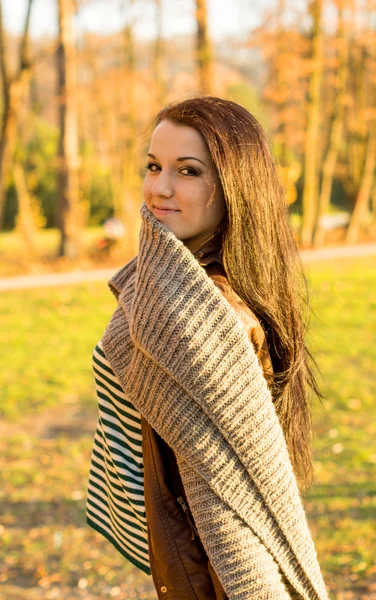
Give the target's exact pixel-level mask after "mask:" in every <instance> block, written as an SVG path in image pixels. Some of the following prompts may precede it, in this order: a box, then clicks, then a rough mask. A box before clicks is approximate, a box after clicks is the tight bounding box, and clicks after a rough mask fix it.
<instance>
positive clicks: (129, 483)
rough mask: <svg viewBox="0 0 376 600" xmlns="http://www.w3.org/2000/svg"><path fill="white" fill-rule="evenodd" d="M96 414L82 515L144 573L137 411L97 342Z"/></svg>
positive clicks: (146, 559)
mask: <svg viewBox="0 0 376 600" xmlns="http://www.w3.org/2000/svg"><path fill="white" fill-rule="evenodd" d="M93 369H94V377H95V385H96V390H97V397H98V406H99V417H98V425H97V429H96V432H95V438H94V447H93V451H92V457H91V466H90V475H89V484H88V496H87V508H86V517H87V522H88V524H89V525H90V526H91V527H93V529H95V530H96V531H98V532H99V533H101V534H102V535H104V536H105V537H106V538H107V539H108V540H109V541H110V542H111V543H112V544H113V545H114V546H115V548H116V549H117V550H119V552H121V554H122V555H123V556H124V557H125V558H127V559H128V560H129V561H131V562H132V563H133V564H134V565H135V566H137V567H139V568H140V569H142V571H144V572H145V573H147V574H150V563H149V553H148V539H147V526H146V514H145V499H144V468H143V459H142V445H141V444H142V436H141V417H140V413H139V412H137V410H135V408H134V407H133V406H132V404H131V403H130V402H129V401H128V400H127V398H126V397H125V395H124V392H123V390H122V388H121V386H120V384H119V381H118V379H117V377H116V376H115V374H114V372H113V371H112V369H111V365H110V364H109V362H108V361H107V359H106V356H105V354H104V352H103V348H102V344H101V342H99V343H98V344H97V346H96V347H95V349H94V353H93Z"/></svg>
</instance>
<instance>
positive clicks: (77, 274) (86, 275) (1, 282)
mask: <svg viewBox="0 0 376 600" xmlns="http://www.w3.org/2000/svg"><path fill="white" fill-rule="evenodd" d="M371 255H375V256H376V244H359V245H355V246H333V247H327V248H320V249H318V250H303V251H302V252H301V257H302V259H303V261H304V262H314V261H321V260H334V259H337V258H355V257H361V256H371ZM116 271H117V268H116V267H114V268H112V269H95V270H91V271H82V270H75V271H71V272H69V273H47V274H41V275H22V276H18V277H3V278H0V292H7V291H10V290H24V289H30V288H35V287H50V286H56V285H71V284H78V283H86V282H89V281H102V280H103V281H105V280H108V279H110V277H112V275H113V274H114V273H115V272H116Z"/></svg>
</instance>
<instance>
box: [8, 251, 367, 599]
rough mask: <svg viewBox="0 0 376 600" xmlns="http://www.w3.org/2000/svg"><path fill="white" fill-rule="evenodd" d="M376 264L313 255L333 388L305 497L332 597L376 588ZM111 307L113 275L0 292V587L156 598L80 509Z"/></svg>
mask: <svg viewBox="0 0 376 600" xmlns="http://www.w3.org/2000/svg"><path fill="white" fill-rule="evenodd" d="M374 264H375V259H374V258H365V259H354V260H351V261H350V260H338V261H335V262H330V263H328V262H323V263H318V264H310V265H309V269H308V275H309V281H310V286H311V290H312V300H313V307H314V310H315V314H316V317H313V318H312V327H311V333H310V336H309V344H310V347H311V349H312V351H313V354H314V356H315V358H316V360H317V362H318V364H319V366H320V369H321V371H322V374H323V379H322V380H321V379H320V378H319V382H321V387H322V391H323V393H324V395H325V397H326V399H325V400H324V402H323V405H320V404H319V403H316V404H315V410H314V432H315V437H314V448H315V485H314V486H313V487H312V488H311V489H310V490H309V491H308V492H307V493H306V495H305V497H304V505H305V507H306V511H307V517H308V521H309V525H310V528H311V531H312V534H313V537H314V539H315V543H316V548H317V552H318V556H319V561H320V564H321V566H322V570H323V573H324V577H325V579H326V582H327V584H328V587H329V590H330V596H331V598H332V599H333V600H334V599H335V600H344V599H345V598H346V600H347V599H349V600H350V599H352V600H360V599H361V598H363V597H364V598H367V599H369V600H370V599H371V598H372V597H373V596H372V586H373V589H375V583H376V567H375V558H374V556H375V548H376V533H375V527H374V518H375V514H376V477H375V469H376V447H375V443H374V440H375V437H376V403H375V402H374V399H375V397H376V376H375V374H374V365H375V359H376V340H375V333H376V311H375V308H376V298H375V291H374V290H376V273H375V269H374ZM114 307H115V300H114V299H113V297H112V295H111V293H110V292H109V290H108V289H107V286H106V284H105V282H103V284H102V283H95V284H88V285H85V286H83V285H81V286H71V287H61V288H49V289H40V290H25V291H18V292H9V293H3V294H0V319H1V323H2V327H1V334H0V342H1V346H2V348H3V352H2V353H1V355H0V373H1V380H0V394H1V396H0V406H1V412H2V414H3V417H4V418H5V425H3V426H2V429H1V431H0V471H1V477H2V480H3V482H2V486H1V488H0V504H1V506H2V511H3V516H2V520H1V522H2V527H0V535H1V537H2V540H1V542H2V543H0V547H2V550H0V598H15V599H17V598H19V599H21V598H22V599H25V600H26V598H27V600H29V599H32V598H43V599H44V598H69V599H71V598H88V599H91V598H103V597H118V598H120V599H123V598H129V599H130V600H131V599H132V600H135V599H137V598H144V599H147V600H151V599H152V598H155V596H154V593H153V591H152V585H151V581H150V578H147V577H146V576H144V575H143V574H142V573H141V572H138V571H137V570H136V569H133V568H132V567H130V565H129V564H128V563H126V561H125V560H124V559H122V558H121V556H120V555H119V554H118V553H117V552H116V551H115V550H114V549H113V548H112V547H111V546H110V544H109V543H108V542H106V541H105V540H104V539H102V538H101V536H99V535H98V534H96V533H94V532H92V531H91V530H90V529H89V528H88V527H87V526H86V525H85V520H84V506H85V494H86V481H87V475H88V467H89V461H90V451H91V447H92V437H93V433H94V429H95V423H96V415H97V409H96V400H95V392H94V383H93V378H92V374H91V364H90V363H91V353H92V350H93V348H94V346H95V344H96V342H97V340H98V339H99V338H100V337H101V335H102V333H103V331H104V328H105V326H106V323H107V321H108V319H109V317H110V315H111V313H112V311H113V309H114ZM1 553H3V555H2V556H1ZM2 592H3V594H4V595H3V596H2Z"/></svg>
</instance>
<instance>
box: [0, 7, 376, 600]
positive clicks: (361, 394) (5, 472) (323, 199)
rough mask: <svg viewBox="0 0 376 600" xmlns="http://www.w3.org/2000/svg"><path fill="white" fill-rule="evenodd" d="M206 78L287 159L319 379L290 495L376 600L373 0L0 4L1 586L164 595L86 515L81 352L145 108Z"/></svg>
mask: <svg viewBox="0 0 376 600" xmlns="http://www.w3.org/2000/svg"><path fill="white" fill-rule="evenodd" d="M199 92H207V93H211V94H215V95H219V96H223V97H225V98H228V99H231V100H234V101H235V102H238V103H240V104H242V105H244V106H245V107H246V108H247V109H248V110H250V111H251V112H252V113H253V114H254V115H255V116H256V117H257V118H258V119H259V120H260V122H261V123H262V125H263V127H264V128H265V130H266V132H267V135H268V138H269V140H270V144H271V146H272V149H273V152H274V154H275V156H276V159H277V161H278V168H279V170H280V174H281V178H282V181H283V183H284V186H285V189H286V198H287V202H288V206H289V211H290V215H291V221H292V225H293V227H294V231H295V235H296V239H297V241H298V243H299V246H300V248H301V251H302V257H303V259H304V261H305V266H306V273H307V277H308V280H309V284H310V289H311V296H312V305H313V309H314V315H313V317H312V326H311V330H310V332H309V339H308V343H309V345H310V348H311V350H312V352H313V354H314V356H315V358H316V360H317V362H318V364H319V367H320V370H321V373H322V375H321V377H319V382H320V384H321V387H322V391H323V393H324V395H325V400H324V401H323V404H320V403H317V404H315V405H314V407H313V416H314V440H313V442H314V450H315V478H316V479H315V485H314V487H313V488H312V489H311V490H309V491H308V492H307V493H306V494H305V496H304V499H303V500H304V504H305V508H306V511H307V516H308V520H309V523H310V527H311V530H312V534H313V537H314V539H315V542H316V547H317V551H318V555H319V561H320V563H321V564H322V569H323V573H324V577H325V579H326V581H327V584H328V588H329V590H330V594H331V598H333V599H336V600H346V599H349V600H363V599H367V600H370V599H372V598H373V599H375V598H376V564H375V555H376V533H375V528H374V519H375V515H376V446H375V442H374V440H375V436H376V408H375V402H374V399H375V392H376V377H375V359H376V339H375V338H376V335H375V334H376V316H375V315H376V311H375V308H376V293H375V290H376V275H375V264H376V261H375V256H376V179H375V173H376V2H375V0H263V1H261V0H232V1H231V2H228V1H226V0H184V1H183V0H0V115H1V117H0V119H1V121H0V123H1V128H0V315H1V317H0V318H1V321H0V322H1V327H0V342H1V343H2V352H1V353H0V411H1V416H2V421H1V423H0V473H1V475H0V477H1V479H2V486H1V489H0V500H1V506H0V512H1V524H0V538H1V542H2V543H1V550H0V553H1V555H2V556H1V561H0V598H4V599H7V600H8V599H9V600H17V599H28V600H29V599H31V600H33V599H34V598H35V599H40V598H46V599H49V598H62V599H67V600H69V599H70V598H72V599H75V598H86V599H91V598H93V599H94V598H112V597H114V598H115V597H116V598H119V599H137V598H144V599H147V600H151V599H154V598H155V595H154V592H153V585H152V583H151V579H150V578H148V577H146V576H145V575H143V574H142V573H141V571H138V570H137V569H135V568H133V567H131V566H130V565H129V564H128V563H126V561H125V559H123V558H122V557H121V556H120V554H118V553H117V551H116V550H115V549H113V548H112V547H111V546H110V544H109V543H108V542H107V541H105V540H104V539H102V538H101V537H100V536H99V535H98V534H96V533H94V532H93V531H91V530H89V528H88V527H87V526H86V525H85V497H86V481H87V476H88V468H89V462H90V452H91V446H92V439H93V434H94V429H95V423H96V416H97V412H96V411H97V409H96V399H95V391H94V383H93V377H92V374H91V364H90V363H91V354H92V351H93V348H94V346H95V344H96V342H97V341H98V340H99V339H100V337H101V335H102V333H103V330H104V328H105V326H106V323H107V321H108V319H109V318H110V316H111V314H112V312H113V310H114V308H115V302H114V299H113V298H112V295H111V294H110V292H109V291H108V290H107V286H106V280H107V279H108V278H109V277H110V274H111V273H113V272H115V270H116V269H117V268H118V267H120V266H121V265H122V264H124V263H125V262H127V261H128V260H129V259H130V258H131V257H132V256H134V255H135V254H136V253H137V245H138V231H139V229H138V228H139V207H140V202H141V193H140V189H141V184H142V179H143V176H144V173H145V167H144V165H145V155H146V152H147V148H148V142H149V136H150V121H151V119H152V117H153V116H154V115H155V114H156V112H157V111H158V110H159V109H160V108H161V107H162V106H163V105H164V104H165V103H167V102H169V101H172V100H177V99H183V98H185V97H187V96H189V95H195V94H197V93H199ZM50 274H54V279H52V278H51V275H50Z"/></svg>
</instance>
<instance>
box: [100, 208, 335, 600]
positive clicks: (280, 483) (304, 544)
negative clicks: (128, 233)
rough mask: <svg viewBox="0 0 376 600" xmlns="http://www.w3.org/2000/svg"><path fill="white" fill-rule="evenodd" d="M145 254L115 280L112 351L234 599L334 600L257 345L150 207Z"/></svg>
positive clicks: (109, 335)
mask: <svg viewBox="0 0 376 600" xmlns="http://www.w3.org/2000/svg"><path fill="white" fill-rule="evenodd" d="M141 217H142V224H141V232H140V241H139V253H138V256H136V257H135V258H133V259H132V260H131V261H130V262H129V263H127V264H126V265H125V266H124V267H123V268H122V269H121V270H120V271H119V272H118V273H117V274H116V275H115V276H114V277H113V279H112V280H111V281H110V282H109V285H110V288H111V289H112V291H113V293H114V294H115V296H116V297H117V300H118V306H117V309H116V310H115V313H114V314H113V317H112V319H111V321H110V322H109V324H108V326H107V328H106V331H105V333H104V336H103V338H102V344H103V348H104V351H105V354H106V356H107V359H108V360H109V362H110V363H111V366H112V368H113V370H114V372H115V374H116V375H117V377H118V379H119V381H120V383H121V386H122V387H123V389H124V392H125V394H126V395H127V397H128V398H129V400H130V401H131V402H132V403H133V404H134V406H135V408H136V409H137V410H138V411H139V412H140V413H141V414H143V415H144V416H145V418H146V419H147V420H148V422H149V423H150V424H151V426H152V427H153V428H154V429H155V430H156V431H157V433H158V434H159V435H160V436H161V437H162V438H163V439H164V440H165V441H166V442H167V443H168V444H169V445H170V446H171V448H172V449H173V450H174V452H175V454H176V457H177V461H178V467H179V472H180V475H181V478H182V482H183V485H184V489H185V492H186V496H187V500H188V503H189V506H190V509H191V512H192V515H193V517H194V520H195V524H196V526H197V529H198V532H199V535H200V539H201V541H202V543H203V545H204V548H205V550H206V552H207V554H208V556H209V559H210V561H211V563H212V565H213V568H214V570H215V571H216V573H217V574H218V576H219V579H220V581H221V583H222V585H223V587H224V589H225V591H226V593H227V595H228V597H229V599H230V600H235V599H236V600H238V599H247V600H248V599H255V600H256V599H257V600H264V599H265V600H277V599H278V600H280V599H281V600H282V599H284V600H285V599H289V598H291V597H294V598H301V599H304V600H324V599H327V598H328V596H327V592H326V589H325V584H324V581H323V578H322V575H321V571H320V567H319V564H318V561H317V556H316V551H315V547H314V544H313V541H312V537H311V534H310V531H309V528H308V525H307V520H306V516H305V512H304V509H303V506H302V502H301V498H300V495H299V490H298V487H297V483H296V479H295V476H294V474H293V470H292V466H291V462H290V459H289V455H288V451H287V446H286V443H285V439H284V435H283V432H282V428H281V425H280V423H279V420H278V417H277V414H276V412H275V408H274V405H273V402H272V399H271V394H270V391H269V389H268V386H267V383H266V380H265V378H264V376H263V372H262V369H261V367H260V366H259V363H258V360H257V356H256V354H255V351H254V348H253V345H252V343H251V342H250V341H249V339H248V337H247V335H246V332H245V331H244V329H243V327H242V325H241V323H240V321H239V320H238V317H237V315H236V313H235V311H234V310H233V308H232V307H231V306H230V305H229V303H228V302H227V301H226V299H225V298H224V297H223V296H222V294H221V292H220V291H219V290H218V288H217V287H216V285H215V284H214V282H213V281H212V280H211V279H210V277H209V276H208V275H207V273H206V271H205V269H204V268H203V267H202V266H201V265H200V264H199V263H198V261H197V260H196V259H195V257H194V256H193V254H192V253H191V251H190V250H189V249H188V248H187V247H186V246H184V244H183V243H182V241H180V240H178V239H177V238H176V236H175V235H174V234H173V233H172V232H171V231H169V230H168V229H167V228H166V227H165V226H164V225H163V224H162V223H161V222H159V221H158V220H157V219H156V218H155V217H154V215H153V214H152V213H151V212H150V211H149V210H148V208H147V207H146V205H145V204H144V203H143V204H142V206H141Z"/></svg>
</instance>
